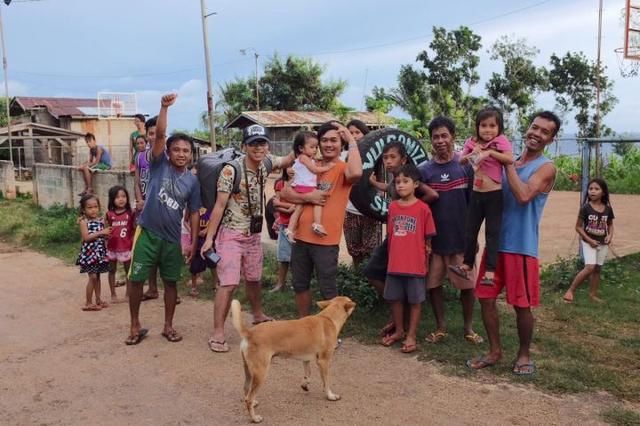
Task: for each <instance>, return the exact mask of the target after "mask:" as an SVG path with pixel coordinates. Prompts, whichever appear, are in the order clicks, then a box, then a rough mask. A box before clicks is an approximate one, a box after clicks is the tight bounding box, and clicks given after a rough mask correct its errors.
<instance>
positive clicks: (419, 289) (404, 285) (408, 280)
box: [382, 164, 436, 353]
mask: <svg viewBox="0 0 640 426" xmlns="http://www.w3.org/2000/svg"><path fill="white" fill-rule="evenodd" d="M394 184H395V188H396V192H397V194H398V196H399V197H400V199H398V200H395V201H392V202H391V204H390V205H389V215H388V217H387V231H388V235H389V243H388V244H389V263H388V266H387V279H386V282H385V286H384V298H385V300H387V301H388V302H389V303H390V304H391V312H392V315H393V321H394V323H395V324H396V330H395V332H394V333H393V334H390V335H387V336H385V337H384V338H383V339H382V344H383V345H384V346H391V345H393V344H394V343H395V342H397V341H399V340H401V339H403V338H404V339H405V340H404V342H403V343H402V349H401V350H402V352H403V353H411V352H414V351H415V350H416V349H417V347H416V334H417V329H418V323H419V322H420V314H421V309H422V302H424V300H425V277H426V275H427V268H428V265H429V262H428V260H429V253H430V252H431V241H430V238H431V237H433V236H434V235H435V234H436V227H435V224H434V222H433V217H432V216H431V209H429V206H427V205H426V204H425V203H424V202H422V201H421V200H419V199H418V198H417V197H416V195H415V192H416V189H417V188H418V187H419V186H420V171H419V170H418V169H417V167H416V166H415V165H413V164H405V165H403V166H402V167H401V168H400V170H398V171H397V172H396V173H395V174H394ZM405 300H407V301H408V302H409V306H410V308H409V309H410V311H409V330H407V335H406V338H405V334H404V329H403V327H402V324H403V318H404V307H403V302H404V301H405Z"/></svg>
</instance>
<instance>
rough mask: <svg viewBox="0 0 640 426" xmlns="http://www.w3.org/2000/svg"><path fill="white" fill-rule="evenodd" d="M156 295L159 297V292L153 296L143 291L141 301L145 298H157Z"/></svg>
mask: <svg viewBox="0 0 640 426" xmlns="http://www.w3.org/2000/svg"><path fill="white" fill-rule="evenodd" d="M158 297H160V295H159V294H156V295H155V296H150V295H149V294H147V293H144V294H143V295H142V301H143V302H144V301H145V300H153V299H157V298H158Z"/></svg>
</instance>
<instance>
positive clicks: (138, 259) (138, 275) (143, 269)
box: [129, 226, 183, 282]
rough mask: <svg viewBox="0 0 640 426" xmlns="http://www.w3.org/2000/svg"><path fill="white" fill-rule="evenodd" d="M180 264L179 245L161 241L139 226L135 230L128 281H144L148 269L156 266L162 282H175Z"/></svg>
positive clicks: (180, 253)
mask: <svg viewBox="0 0 640 426" xmlns="http://www.w3.org/2000/svg"><path fill="white" fill-rule="evenodd" d="M182 263H183V260H182V249H181V248H180V244H178V243H172V242H169V241H166V240H163V239H162V238H160V237H159V236H158V235H156V234H154V233H153V232H151V231H149V230H148V229H144V228H142V227H141V226H138V227H137V228H136V233H135V236H134V237H133V251H132V253H131V266H130V267H129V280H130V281H132V282H143V281H146V280H147V279H148V278H149V269H150V268H151V267H152V266H156V265H157V266H158V269H159V271H160V277H161V278H162V279H163V280H164V281H171V282H177V281H178V280H179V279H180V272H181V270H182Z"/></svg>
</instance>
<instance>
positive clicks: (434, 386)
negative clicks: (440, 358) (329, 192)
mask: <svg viewBox="0 0 640 426" xmlns="http://www.w3.org/2000/svg"><path fill="white" fill-rule="evenodd" d="M2 250H8V249H7V246H6V245H5V244H2V243H0V268H1V270H2V271H3V277H2V278H3V279H2V281H1V282H0V305H1V306H2V313H1V314H0V336H2V345H0V376H1V377H2V382H1V384H0V423H1V424H20V425H22V424H106V425H110V424H113V425H121V424H140V425H160V424H204V423H210V424H246V423H247V419H248V418H247V415H246V412H245V409H244V406H243V404H242V403H241V396H242V383H243V372H242V367H241V361H240V357H239V354H238V352H237V351H238V343H239V341H238V336H237V334H236V333H235V331H234V330H232V329H231V328H230V329H229V331H228V339H229V344H230V345H231V346H232V351H231V352H230V353H227V354H213V353H212V352H210V351H209V349H208V348H207V345H206V341H207V337H208V335H209V332H210V331H211V318H212V303H211V302H195V301H192V300H188V299H187V300H184V302H183V303H182V304H181V305H179V306H178V310H177V318H176V326H177V328H178V329H179V330H180V331H181V332H182V333H183V335H184V336H185V339H184V341H183V342H181V343H177V344H173V343H168V342H167V341H166V340H164V339H163V338H162V337H161V336H160V331H161V329H162V315H163V305H162V301H160V300H155V301H150V302H145V303H144V304H143V306H142V311H141V312H142V313H141V316H142V320H143V325H144V326H146V327H148V328H150V329H151V332H150V336H149V337H148V338H147V339H146V340H145V341H144V342H142V343H141V344H140V345H139V346H134V347H128V346H125V345H124V343H123V341H124V339H125V337H126V336H127V334H128V320H129V314H128V309H127V306H126V305H115V306H110V307H109V308H107V309H106V310H103V311H102V312H89V313H87V312H82V311H81V310H80V307H81V305H82V303H83V297H84V296H83V294H84V285H85V280H84V277H83V276H82V275H80V274H79V273H78V270H77V269H76V268H73V267H69V266H65V265H64V264H63V263H62V262H61V261H59V260H56V259H53V258H50V257H46V256H44V255H41V254H38V253H34V252H31V251H24V252H19V253H15V252H8V253H7V252H4V253H2ZM120 291H122V290H121V289H120ZM185 299H186V298H185ZM228 326H230V324H228ZM469 354H470V355H472V354H473V349H472V348H470V350H469ZM316 371H317V370H316V369H315V367H314V373H313V379H312V380H313V383H312V385H311V390H310V392H308V393H305V392H303V391H302V390H301V389H300V382H301V379H302V366H301V364H300V362H297V361H293V360H283V359H276V360H274V363H273V368H272V369H271V371H270V373H269V377H268V379H267V383H266V385H265V386H264V388H263V389H261V391H260V392H259V395H258V396H259V400H260V402H261V404H260V406H259V409H258V412H259V413H260V414H261V415H263V416H264V417H265V424H292V425H293V424H362V425H364V424H379V423H387V424H402V423H409V424H412V423H413V424H418V423H429V424H443V425H444V424H469V425H471V424H473V425H478V424H487V425H488V424H517V425H523V424H569V423H571V424H585V425H587V424H601V421H600V420H599V416H598V413H599V412H600V411H601V410H602V409H603V408H605V407H607V406H608V405H610V404H611V403H612V402H613V399H612V398H611V397H610V396H607V395H599V394H598V395H589V396H585V395H571V396H562V397H560V396H551V395H547V394H544V393H542V392H539V391H537V390H535V389H533V388H532V387H531V386H528V385H526V384H524V385H512V384H507V383H503V382H500V381H496V380H495V379H494V378H493V377H492V376H490V375H487V374H485V373H482V372H481V373H479V374H478V377H479V378H480V379H481V380H478V381H471V380H465V379H462V378H457V377H449V376H445V375H443V374H441V373H440V372H439V369H438V368H437V366H434V365H431V364H429V363H422V362H419V361H417V359H416V358H415V357H408V356H404V355H402V354H400V353H399V352H398V351H396V350H389V349H387V348H382V347H374V346H364V345H361V344H359V343H358V342H357V341H355V340H353V339H347V340H346V341H345V342H344V344H343V346H342V347H341V348H340V349H339V350H338V352H337V354H336V356H335V358H334V363H333V365H332V376H333V379H334V380H333V381H334V386H333V388H334V391H335V392H337V393H339V394H340V395H341V396H342V400H341V401H338V402H329V401H327V400H325V399H324V398H323V395H322V391H321V385H320V383H319V377H318V374H317V372H316ZM541 374H544V373H541ZM482 378H484V380H482Z"/></svg>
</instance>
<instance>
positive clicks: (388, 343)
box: [380, 335, 404, 347]
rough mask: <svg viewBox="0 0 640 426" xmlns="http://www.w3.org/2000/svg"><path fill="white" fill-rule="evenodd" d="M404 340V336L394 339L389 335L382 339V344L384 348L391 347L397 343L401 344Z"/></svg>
mask: <svg viewBox="0 0 640 426" xmlns="http://www.w3.org/2000/svg"><path fill="white" fill-rule="evenodd" d="M402 339H404V336H398V337H393V336H392V335H387V336H384V337H383V338H382V340H381V341H380V344H381V345H382V346H386V347H389V346H393V345H394V344H395V343H396V342H399V341H400V340H402Z"/></svg>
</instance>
